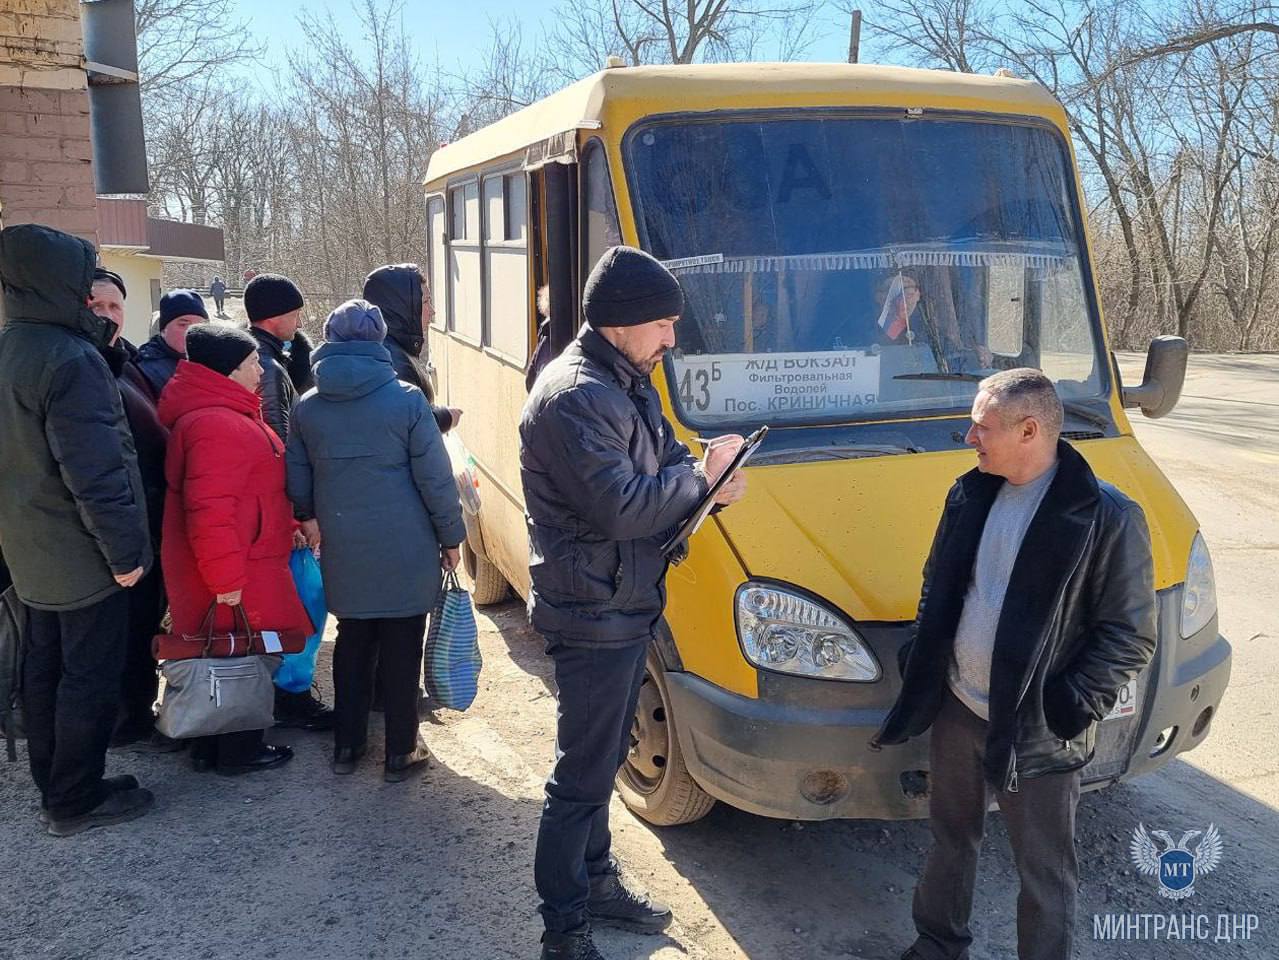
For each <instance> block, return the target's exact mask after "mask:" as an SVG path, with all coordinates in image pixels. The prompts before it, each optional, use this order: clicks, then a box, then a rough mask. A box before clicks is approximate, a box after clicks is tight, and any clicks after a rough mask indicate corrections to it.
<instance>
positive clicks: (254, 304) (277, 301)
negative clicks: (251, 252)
mask: <svg viewBox="0 0 1279 960" xmlns="http://www.w3.org/2000/svg"><path fill="white" fill-rule="evenodd" d="M302 304H303V300H302V291H301V290H299V289H298V288H297V284H295V283H294V282H293V281H292V280H290V279H289V278H288V277H282V276H280V275H279V274H277V273H259V274H258V275H257V276H256V277H254V278H253V279H252V280H250V281H249V285H248V286H247V287H245V288H244V312H245V313H247V314H248V315H249V322H250V323H261V322H262V321H263V320H270V319H271V318H272V317H278V316H281V315H282V314H285V313H291V312H293V311H294V310H298V309H300V308H301V306H302Z"/></svg>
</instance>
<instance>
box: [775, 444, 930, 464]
mask: <svg viewBox="0 0 1279 960" xmlns="http://www.w3.org/2000/svg"><path fill="white" fill-rule="evenodd" d="M922 452H923V451H921V450H919V449H917V448H915V447H900V446H897V445H896V444H892V443H842V444H841V443H832V444H821V445H818V446H814V447H791V448H790V449H788V450H771V451H769V452H767V453H757V454H755V456H753V457H751V463H752V464H765V463H800V462H803V461H808V460H857V459H860V458H861V457H894V456H898V455H899V454H904V453H922Z"/></svg>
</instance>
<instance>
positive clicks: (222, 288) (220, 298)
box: [209, 276, 226, 317]
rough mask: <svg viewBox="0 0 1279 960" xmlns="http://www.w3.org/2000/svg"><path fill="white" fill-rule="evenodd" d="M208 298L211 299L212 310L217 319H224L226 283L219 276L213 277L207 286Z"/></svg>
mask: <svg viewBox="0 0 1279 960" xmlns="http://www.w3.org/2000/svg"><path fill="white" fill-rule="evenodd" d="M209 296H211V297H212V298H213V306H214V309H216V310H217V312H218V316H219V317H226V283H225V282H224V281H223V280H222V278H221V277H219V276H214V278H213V281H212V282H211V283H210V284H209Z"/></svg>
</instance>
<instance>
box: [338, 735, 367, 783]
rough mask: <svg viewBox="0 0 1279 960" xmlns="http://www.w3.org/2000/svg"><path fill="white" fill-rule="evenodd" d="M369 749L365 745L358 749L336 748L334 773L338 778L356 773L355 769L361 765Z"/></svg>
mask: <svg viewBox="0 0 1279 960" xmlns="http://www.w3.org/2000/svg"><path fill="white" fill-rule="evenodd" d="M367 749H368V746H367V745H366V744H363V743H362V744H360V745H359V746H358V747H334V748H333V772H334V773H336V774H337V775H338V776H346V775H347V774H351V773H355V768H356V767H358V766H359V765H360V758H361V757H363V756H364V751H366V750H367Z"/></svg>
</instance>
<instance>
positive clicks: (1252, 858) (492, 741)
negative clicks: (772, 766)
mask: <svg viewBox="0 0 1279 960" xmlns="http://www.w3.org/2000/svg"><path fill="white" fill-rule="evenodd" d="M1138 361H1139V358H1138ZM1133 362H1134V361H1133V358H1124V363H1125V368H1126V370H1127V369H1130V368H1131V364H1132V363H1133ZM1139 372H1140V364H1139V362H1137V366H1136V367H1135V370H1134V372H1132V373H1131V374H1130V375H1131V376H1132V377H1133V378H1135V377H1136V376H1137V375H1138V374H1139ZM1276 407H1279V357H1264V358H1252V357H1220V358H1217V357H1214V358H1207V357H1195V358H1193V359H1192V372H1191V376H1190V378H1189V380H1188V382H1187V386H1186V391H1185V397H1184V398H1183V400H1182V403H1181V406H1180V407H1179V408H1178V410H1177V411H1176V413H1175V414H1174V415H1173V416H1171V417H1169V418H1168V419H1167V420H1165V421H1161V422H1157V423H1156V422H1150V421H1142V420H1141V419H1140V417H1138V422H1137V424H1136V429H1137V430H1138V432H1139V435H1140V436H1141V439H1142V441H1143V443H1145V444H1147V447H1148V449H1149V450H1150V451H1151V453H1152V454H1153V456H1154V457H1155V459H1156V460H1157V461H1158V462H1159V463H1160V465H1161V466H1162V467H1163V468H1164V470H1165V471H1166V472H1167V473H1168V475H1169V476H1170V477H1171V478H1172V479H1173V481H1174V482H1175V483H1176V484H1177V486H1178V488H1179V489H1180V491H1181V492H1182V494H1183V496H1184V497H1185V498H1186V500H1187V501H1188V502H1189V504H1190V506H1191V507H1192V508H1193V509H1194V511H1195V512H1196V514H1197V515H1198V517H1199V519H1200V521H1201V522H1202V525H1203V530H1204V533H1205V536H1206V537H1207V539H1208V542H1209V544H1210V546H1211V548H1212V550H1213V557H1214V560H1215V561H1216V570H1217V578H1218V585H1219V588H1218V589H1219V594H1220V603H1221V608H1222V628H1223V631H1224V632H1225V633H1226V634H1227V636H1229V637H1230V638H1231V640H1232V641H1233V642H1234V644H1235V661H1234V664H1235V666H1234V679H1233V681H1232V684H1231V689H1230V693H1229V695H1228V698H1227V700H1226V702H1225V704H1224V706H1223V708H1222V711H1221V714H1220V716H1219V717H1218V719H1217V720H1216V722H1215V724H1214V726H1215V732H1214V735H1213V736H1212V737H1211V738H1209V740H1208V742H1207V743H1206V745H1205V746H1204V747H1202V748H1200V750H1198V751H1196V752H1195V753H1193V754H1190V755H1188V756H1186V757H1185V758H1184V759H1182V760H1178V761H1176V762H1174V763H1172V764H1171V765H1170V766H1169V767H1167V768H1165V769H1164V770H1163V771H1162V772H1160V773H1158V774H1156V775H1153V776H1151V777H1148V778H1146V779H1142V780H1138V781H1136V782H1134V783H1131V784H1128V785H1124V786H1121V787H1117V788H1114V789H1112V790H1110V791H1107V792H1105V793H1103V794H1092V795H1088V796H1086V797H1085V798H1084V800H1083V801H1082V804H1081V810H1080V818H1079V819H1080V829H1079V842H1080V853H1081V865H1082V871H1083V876H1084V881H1083V886H1082V890H1081V902H1080V925H1079V934H1078V936H1079V949H1078V956H1079V957H1081V958H1084V960H1103V958H1104V960H1115V958H1147V957H1149V958H1152V960H1153V958H1156V957H1157V958H1160V960H1165V958H1196V960H1198V958H1205V957H1208V958H1210V957H1214V956H1221V957H1256V958H1273V957H1275V956H1279V887H1277V886H1276V884H1275V882H1274V877H1275V876H1276V873H1279V775H1277V772H1279V765H1277V764H1276V760H1275V750H1274V739H1275V737H1274V735H1275V731H1276V712H1275V711H1276V706H1275V704H1276V703H1277V702H1279V668H1277V667H1276V663H1277V662H1279V659H1277V658H1276V657H1275V656H1274V654H1273V648H1274V645H1275V644H1276V643H1277V642H1279V628H1277V627H1276V614H1275V611H1276V609H1279V576H1277V574H1279V563H1277V562H1276V561H1277V560H1279V489H1276V483H1275V480H1274V477H1275V475H1276V472H1277V469H1276V468H1277V467H1279V427H1276V422H1277V421H1279V410H1277V409H1276ZM482 625H483V627H484V633H483V636H482V644H483V648H484V654H485V658H486V667H485V673H484V678H483V690H482V692H481V696H480V700H479V701H478V702H477V704H476V705H475V707H474V708H472V710H471V711H470V712H468V713H467V714H466V715H464V716H458V715H454V714H449V715H447V716H446V717H444V718H443V719H442V720H441V721H440V722H438V723H427V724H424V726H423V733H424V736H425V738H426V740H427V741H428V742H429V744H430V746H431V748H432V749H433V750H434V751H435V753H436V756H437V758H438V763H437V765H436V767H435V769H434V770H433V771H432V772H431V773H430V775H429V776H428V778H427V779H426V780H425V781H424V782H422V783H418V784H405V785H396V786H389V785H385V784H383V783H382V782H381V779H380V776H378V775H377V774H378V773H379V772H380V771H379V770H378V769H377V766H376V762H373V763H368V765H367V766H366V767H365V768H364V769H362V770H361V772H360V773H358V774H357V775H356V776H353V777H349V778H342V779H338V778H334V777H333V776H332V775H331V774H330V773H329V770H328V764H327V760H328V754H329V742H328V740H327V738H326V737H324V736H320V735H307V734H297V735H293V736H289V737H284V738H279V739H281V740H287V741H288V742H291V743H293V744H294V745H295V746H296V747H297V750H298V757H297V760H296V761H295V762H294V763H293V764H291V765H290V766H288V767H286V768H284V769H283V770H280V771H278V772H275V773H271V774H265V775H262V776H259V777H256V778H244V779H229V780H228V779H222V778H219V777H216V776H212V775H208V774H195V773H193V772H191V771H190V769H189V768H188V767H187V766H186V765H185V764H184V763H183V762H181V761H180V760H178V759H175V758H174V757H138V756H133V755H129V754H121V755H117V754H112V756H111V761H110V764H111V769H112V771H113V772H125V771H127V772H133V773H136V774H137V775H138V776H139V777H140V778H142V779H143V780H144V782H145V783H146V784H147V785H148V786H151V787H153V788H155V790H156V792H157V794H158V796H159V806H158V808H157V810H156V811H155V812H154V813H153V814H152V815H151V816H149V817H147V818H145V819H143V820H141V821H138V822H136V823H133V824H128V825H125V826H123V827H120V828H115V829H111V830H100V831H94V832H91V833H89V834H86V835H83V836H81V837H78V838H75V839H71V840H65V841H57V840H53V839H51V838H49V837H47V836H46V835H44V833H43V832H42V831H41V830H40V829H39V828H38V826H37V824H36V820H35V801H34V796H33V792H32V789H31V787H30V784H29V781H28V778H27V776H26V771H25V767H23V766H20V765H12V766H9V765H0V771H2V772H0V850H2V851H3V855H2V859H0V862H2V863H3V867H2V868H0V877H3V885H2V887H0V890H2V892H0V957H5V958H9V957H12V958H15V960H32V958H44V957H48V958H67V960H70V958H104V960H116V958H119V960H125V958H128V960H188V958H190V960H195V958H206V957H207V958H218V960H221V958H224V957H229V956H247V957H253V958H254V960H265V958H278V960H348V958H350V960H355V958H365V957H367V958H401V957H404V958H410V957H411V958H414V960H436V958H439V960H444V958H449V960H488V958H496V957H503V958H505V957H511V958H515V957H536V956H537V952H536V951H537V945H536V943H537V935H538V930H539V925H538V922H537V917H536V914H535V913H534V911H533V904H534V893H533V888H532V878H531V855H532V847H533V837H534V832H535V830H536V825H537V815H538V810H539V804H540V795H541V781H542V778H543V776H544V774H545V772H546V770H547V768H548V766H549V764H550V761H551V755H552V741H553V727H554V710H555V702H554V698H553V696H552V695H551V693H550V692H549V690H548V686H549V682H548V679H547V664H546V662H545V659H544V657H543V656H542V652H541V648H540V645H539V643H538V640H537V638H536V637H535V636H534V635H533V634H532V633H531V632H530V631H529V630H528V628H527V627H526V626H525V624H524V616H523V610H522V609H521V607H520V606H519V605H518V604H515V603H511V604H507V605H505V606H502V607H499V608H497V609H495V610H493V611H491V613H490V615H488V616H485V617H483V618H482ZM330 651H331V646H329V645H326V650H325V657H326V658H327V656H328V654H329V652H330ZM321 675H322V676H327V668H326V667H322V668H321ZM379 752H380V745H379V744H377V743H375V744H374V749H373V753H374V755H375V758H376V756H377V755H380V753H379ZM613 813H614V823H615V824H616V831H615V836H616V847H617V851H618V853H619V854H620V856H621V857H622V859H623V860H624V861H625V862H626V863H627V864H628V865H629V868H630V869H631V871H632V872H633V873H634V874H635V875H636V876H637V877H638V878H639V879H640V880H641V881H642V882H643V883H644V884H646V885H647V886H648V887H650V888H651V889H652V890H653V892H654V893H655V894H656V895H657V896H660V897H662V898H663V899H666V900H668V901H669V902H671V903H673V904H674V906H675V911H676V915H677V918H678V923H677V924H676V926H675V927H674V929H673V930H672V931H671V932H670V935H669V936H665V937H659V938H648V939H645V938H640V937H635V936H631V935H626V934H613V933H607V932H606V933H603V934H602V935H601V937H600V938H599V939H600V942H601V947H602V949H603V950H604V952H605V955H606V956H608V957H610V958H617V960H639V958H650V957H651V958H660V960H670V958H675V957H681V956H688V957H693V958H714V960H735V958H750V960H782V958H784V960H790V958H807V957H819V958H863V960H889V958H895V957H896V956H897V955H898V953H900V951H901V949H903V948H904V946H905V945H906V944H907V943H909V941H910V933H911V925H910V891H911V889H912V887H913V882H914V878H915V876H916V874H917V871H918V869H919V867H920V865H921V862H922V859H923V856H924V853H925V851H926V848H927V843H928V834H927V828H926V825H925V824H923V823H877V822H832V823H822V824H811V823H810V824H792V823H787V822H782V821H776V820H767V819H763V818H759V817H754V816H750V815H748V814H744V813H740V812H737V811H734V810H731V809H728V808H726V807H724V806H722V805H721V806H720V807H718V808H717V809H716V810H714V811H713V812H712V813H711V814H710V816H708V817H707V818H706V819H705V820H703V821H701V822H699V823H697V824H694V825H691V826H688V827H681V828H675V829H667V830H655V829H651V828H649V827H647V826H645V825H644V824H642V823H640V822H638V821H636V820H635V819H634V818H632V817H631V816H630V815H629V814H628V813H626V811H625V810H624V808H623V807H622V806H621V805H620V803H618V802H616V801H615V802H614V810H613ZM1139 821H1140V822H1143V823H1145V824H1146V825H1147V826H1148V827H1151V828H1158V829H1167V830H1168V831H1169V832H1170V833H1172V834H1173V835H1174V836H1179V835H1180V832H1181V831H1184V830H1189V829H1203V828H1204V827H1205V826H1206V825H1207V824H1208V822H1210V821H1211V822H1213V823H1215V824H1216V825H1217V826H1218V828H1219V829H1220V831H1221V833H1222V836H1223V838H1224V841H1225V848H1226V854H1225V859H1224V862H1223V863H1222V865H1221V866H1220V867H1219V868H1218V869H1217V871H1216V872H1215V873H1214V874H1212V875H1211V876H1208V877H1205V878H1204V879H1203V880H1202V881H1201V882H1200V883H1199V884H1198V886H1197V893H1196V894H1195V897H1194V899H1193V901H1188V902H1187V903H1186V904H1182V905H1172V904H1171V903H1170V901H1166V900H1161V899H1160V898H1159V897H1158V896H1157V895H1156V893H1155V890H1154V888H1153V885H1152V882H1151V881H1150V880H1149V879H1147V878H1144V877H1137V876H1135V875H1134V870H1133V868H1132V866H1131V865H1130V863H1129V861H1128V854H1127V846H1128V839H1129V836H1130V833H1131V830H1132V828H1133V827H1134V826H1135V825H1136V824H1137V823H1138V822H1139ZM1013 877H1014V870H1013V867H1012V863H1011V855H1010V853H1009V849H1008V842H1007V835H1006V832H1005V830H1004V828H1003V824H1002V821H1001V819H1000V818H999V817H998V816H994V817H992V818H991V821H990V838H989V840H988V842H987V846H986V855H985V857H984V859H983V861H982V866H981V875H980V885H979V889H978V894H977V904H976V909H975V917H976V923H975V927H976V933H977V938H978V942H977V944H976V945H975V947H974V950H973V951H972V956H973V958H974V960H995V958H1007V957H1010V956H1013V955H1015V938H1014V927H1013V908H1014V898H1015V881H1014V880H1013V879H1012V878H1013ZM1170 912H1175V913H1177V914H1178V915H1180V914H1184V913H1189V912H1194V913H1200V914H1207V915H1209V916H1211V917H1212V918H1213V923H1214V927H1213V930H1212V931H1210V933H1212V934H1215V933H1216V929H1215V922H1216V920H1215V918H1216V917H1217V915H1218V914H1255V915H1257V916H1258V917H1259V922H1260V928H1259V929H1258V930H1257V931H1256V932H1255V933H1253V935H1252V939H1250V940H1247V941H1234V940H1232V941H1230V942H1208V943H1194V942H1163V941H1160V942H1154V941H1150V942H1140V941H1138V942H1134V941H1124V942H1118V943H1116V942H1098V941H1094V939H1093V927H1092V919H1091V917H1092V915H1093V914H1115V913H1147V914H1156V913H1159V914H1163V915H1165V916H1167V915H1168V914H1169V913H1170Z"/></svg>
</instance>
